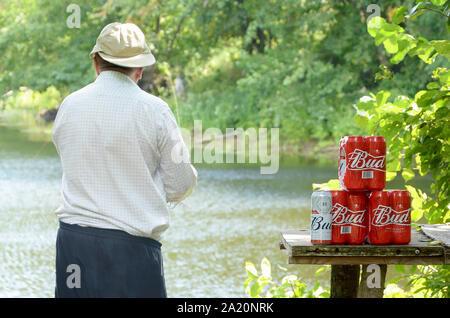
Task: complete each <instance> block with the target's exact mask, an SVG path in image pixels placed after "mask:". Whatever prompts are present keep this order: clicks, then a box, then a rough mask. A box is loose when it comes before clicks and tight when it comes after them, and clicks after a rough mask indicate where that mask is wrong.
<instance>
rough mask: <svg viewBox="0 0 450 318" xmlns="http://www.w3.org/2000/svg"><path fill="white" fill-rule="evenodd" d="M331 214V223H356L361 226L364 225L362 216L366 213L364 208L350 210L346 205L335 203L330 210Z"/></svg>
mask: <svg viewBox="0 0 450 318" xmlns="http://www.w3.org/2000/svg"><path fill="white" fill-rule="evenodd" d="M331 214H332V215H333V224H336V225H356V226H361V227H366V226H365V222H364V218H365V215H366V210H361V211H352V210H349V209H348V208H347V207H345V206H343V205H341V204H339V203H336V204H335V205H334V206H333V210H332V211H331Z"/></svg>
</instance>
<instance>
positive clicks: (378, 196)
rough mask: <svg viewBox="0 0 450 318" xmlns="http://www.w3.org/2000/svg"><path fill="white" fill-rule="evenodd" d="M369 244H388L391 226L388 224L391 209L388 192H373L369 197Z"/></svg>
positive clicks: (390, 239) (390, 237)
mask: <svg viewBox="0 0 450 318" xmlns="http://www.w3.org/2000/svg"><path fill="white" fill-rule="evenodd" d="M368 214H369V234H368V238H369V243H371V244H376V245H385V244H390V243H391V241H392V225H391V223H390V215H391V207H390V198H389V192H388V191H374V192H372V193H371V194H370V196H369V213H368Z"/></svg>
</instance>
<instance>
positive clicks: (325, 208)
mask: <svg viewBox="0 0 450 318" xmlns="http://www.w3.org/2000/svg"><path fill="white" fill-rule="evenodd" d="M331 208H332V199H331V193H330V191H314V192H313V194H312V195H311V243H312V244H331V221H332V217H331Z"/></svg>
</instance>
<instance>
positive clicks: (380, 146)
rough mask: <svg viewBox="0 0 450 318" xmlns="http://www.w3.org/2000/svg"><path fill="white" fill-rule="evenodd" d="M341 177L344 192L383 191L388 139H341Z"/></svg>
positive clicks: (339, 172)
mask: <svg viewBox="0 0 450 318" xmlns="http://www.w3.org/2000/svg"><path fill="white" fill-rule="evenodd" d="M338 176H339V184H340V188H341V189H343V190H347V191H352V192H354V191H368V190H369V191H374V190H383V189H384V187H385V185H386V141H385V139H384V137H381V136H371V137H364V136H344V137H341V140H340V143H339V170H338Z"/></svg>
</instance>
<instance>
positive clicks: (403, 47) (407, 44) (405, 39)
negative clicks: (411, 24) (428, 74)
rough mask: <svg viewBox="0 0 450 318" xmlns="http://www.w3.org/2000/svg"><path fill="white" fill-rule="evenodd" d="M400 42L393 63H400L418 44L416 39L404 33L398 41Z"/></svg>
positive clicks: (392, 59)
mask: <svg viewBox="0 0 450 318" xmlns="http://www.w3.org/2000/svg"><path fill="white" fill-rule="evenodd" d="M397 43H398V52H397V54H395V55H394V56H393V57H392V58H391V59H390V61H391V62H392V63H393V64H398V63H400V62H401V61H403V59H404V58H405V56H406V54H408V53H409V51H410V50H412V49H414V48H415V47H416V45H417V43H416V41H414V39H412V38H411V37H410V36H408V35H403V36H402V37H401V39H399V40H398V41H397Z"/></svg>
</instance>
